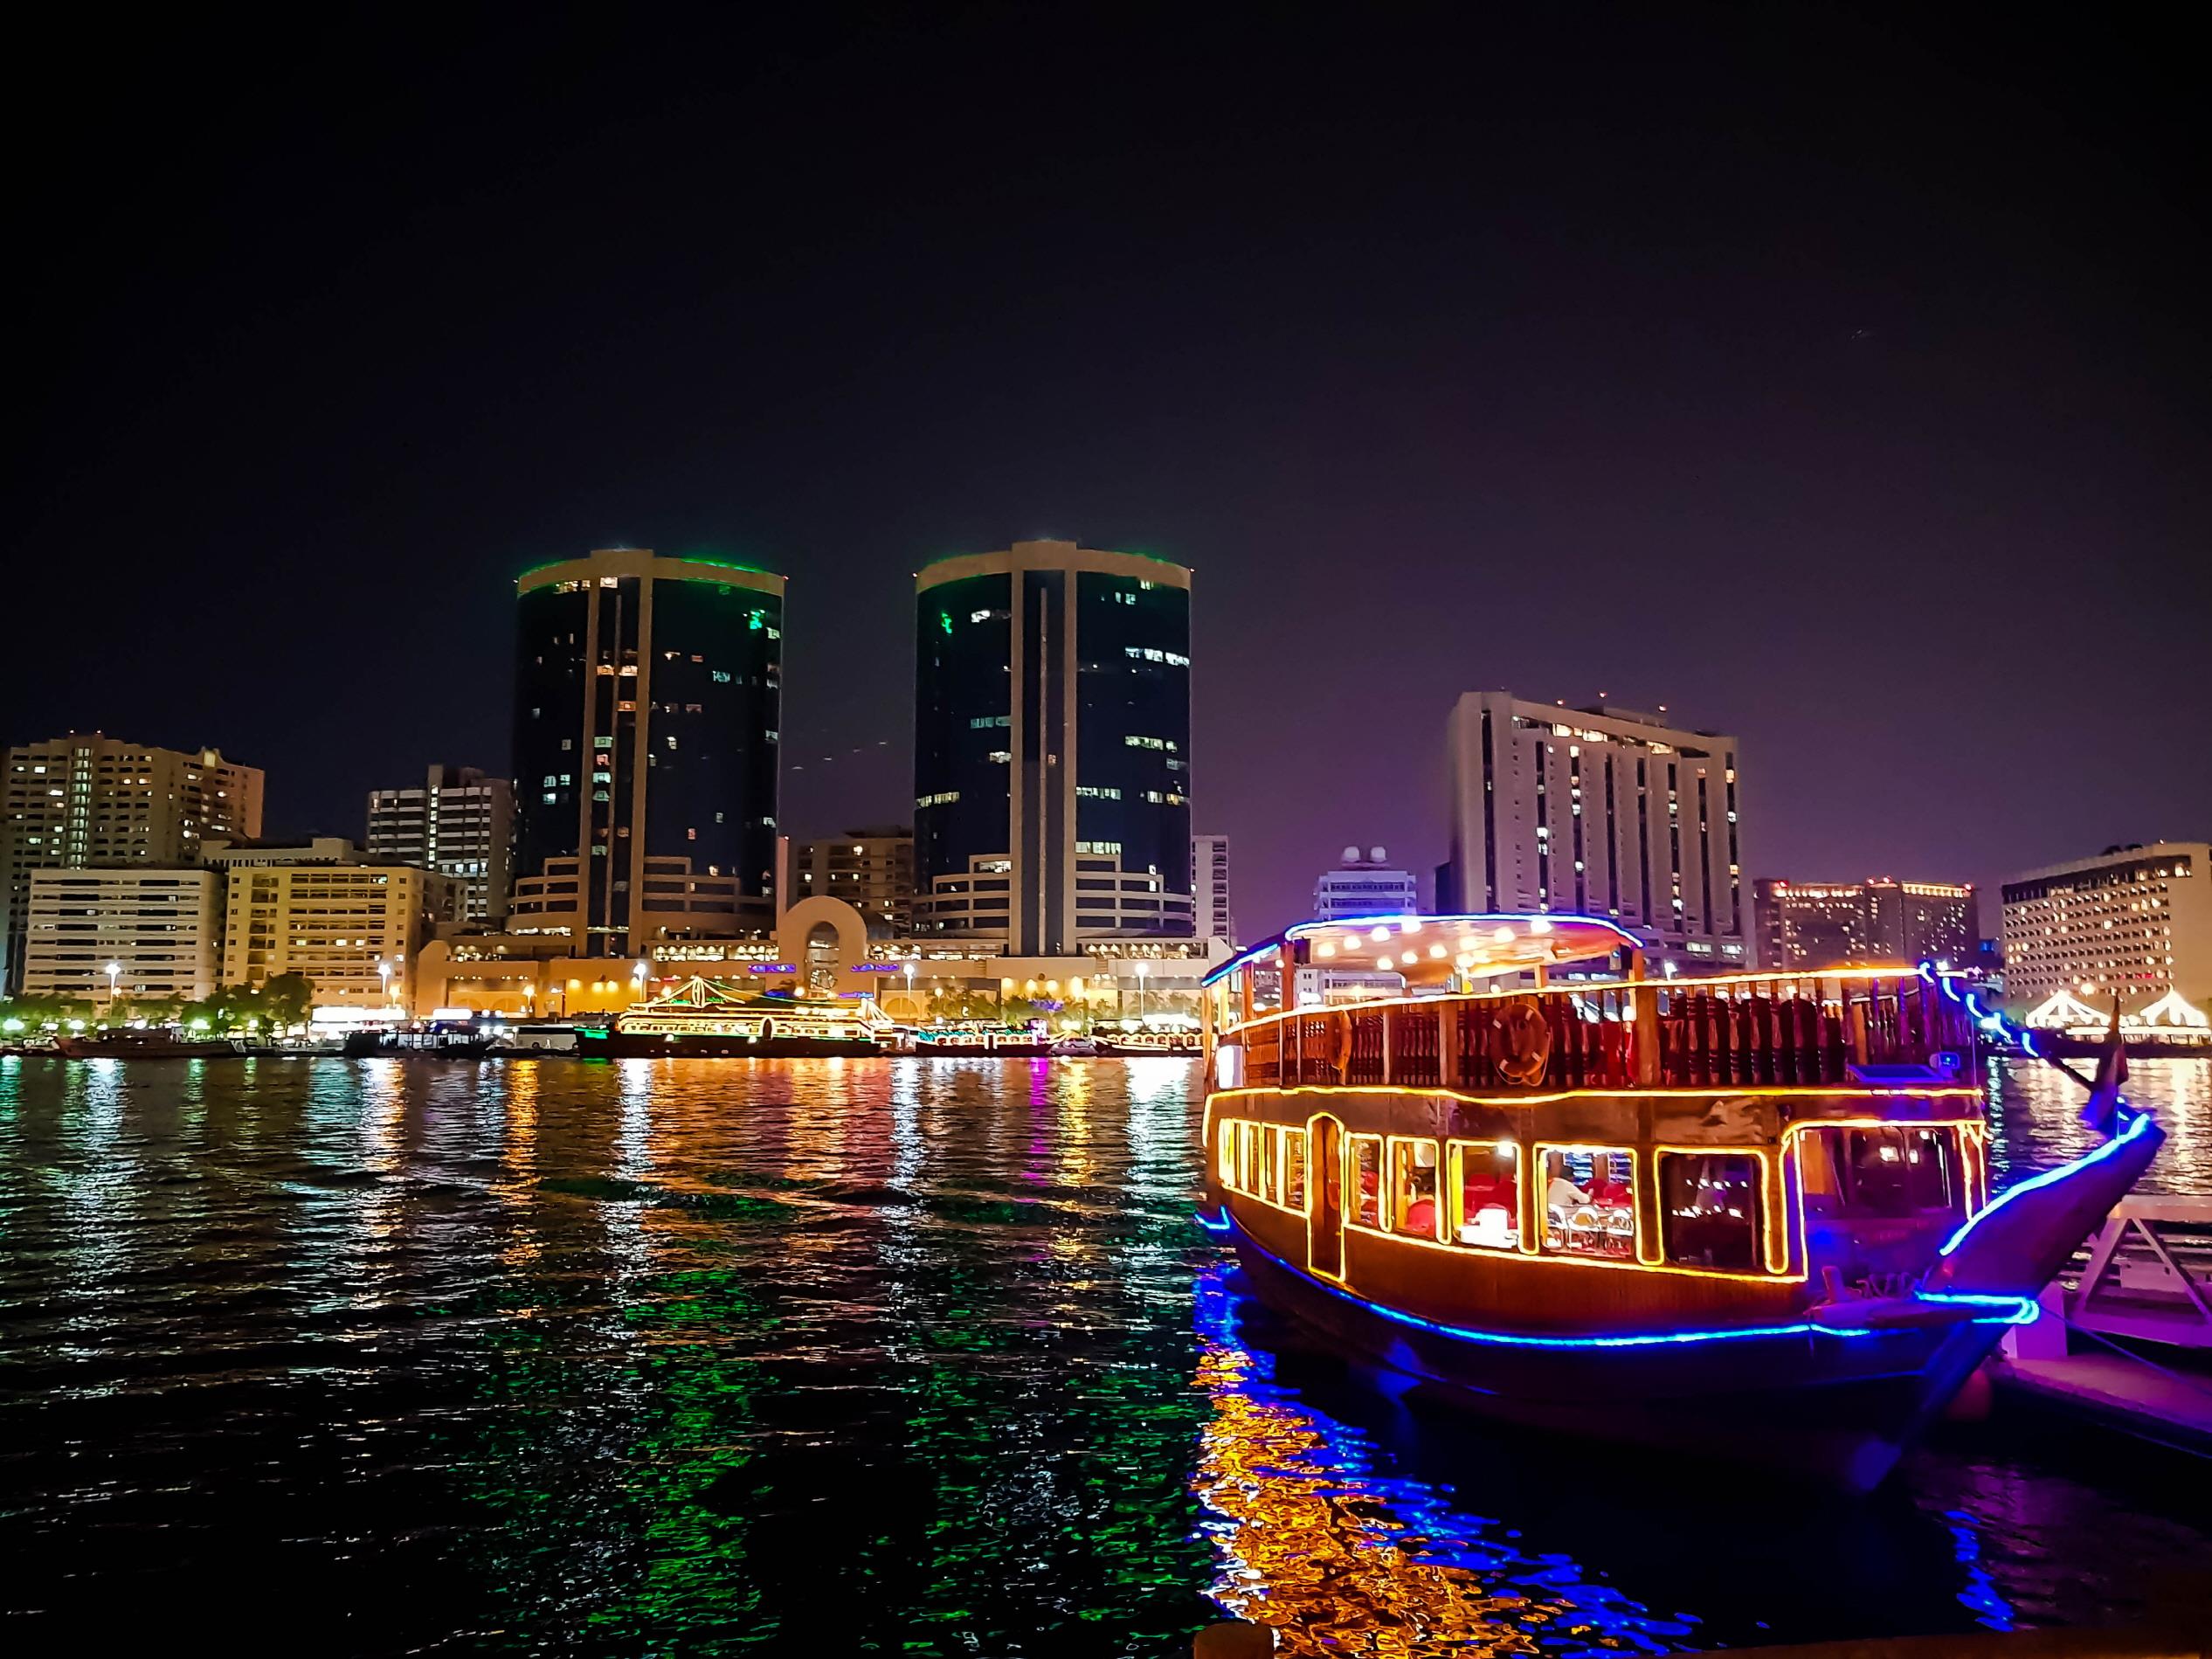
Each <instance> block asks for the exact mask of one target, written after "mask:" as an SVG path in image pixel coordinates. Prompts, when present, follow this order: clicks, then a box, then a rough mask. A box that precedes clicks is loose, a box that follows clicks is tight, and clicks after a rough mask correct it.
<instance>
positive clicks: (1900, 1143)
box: [1798, 1125, 1965, 1219]
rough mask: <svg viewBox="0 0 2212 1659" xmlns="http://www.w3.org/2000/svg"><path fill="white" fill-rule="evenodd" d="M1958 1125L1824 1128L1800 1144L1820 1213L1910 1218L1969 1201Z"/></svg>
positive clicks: (1949, 1211) (1811, 1199) (1951, 1211)
mask: <svg viewBox="0 0 2212 1659" xmlns="http://www.w3.org/2000/svg"><path fill="white" fill-rule="evenodd" d="M1956 1134H1957V1131H1956V1130H1953V1129H1951V1128H1949V1127H1948V1126H1940V1127H1933V1128H1924V1127H1920V1126H1918V1125H1900V1126H1897V1127H1884V1128H1878V1129H1823V1130H1813V1131H1811V1132H1810V1133H1808V1134H1807V1135H1805V1136H1804V1137H1803V1138H1802V1139H1801V1141H1800V1142H1799V1144H1798V1151H1799V1179H1800V1181H1801V1183H1802V1185H1803V1187H1804V1192H1805V1208H1806V1212H1807V1213H1808V1214H1812V1215H1833V1216H1838V1217H1846V1218H1852V1217H1883V1218H1889V1219H1903V1218H1905V1217H1909V1216H1914V1215H1925V1214H1939V1215H1956V1214H1958V1213H1961V1212H1962V1211H1963V1209H1964V1207H1965V1206H1964V1201H1963V1191H1962V1188H1961V1185H1960V1179H1959V1172H1958V1156H1957V1147H1958V1143H1957V1139H1956Z"/></svg>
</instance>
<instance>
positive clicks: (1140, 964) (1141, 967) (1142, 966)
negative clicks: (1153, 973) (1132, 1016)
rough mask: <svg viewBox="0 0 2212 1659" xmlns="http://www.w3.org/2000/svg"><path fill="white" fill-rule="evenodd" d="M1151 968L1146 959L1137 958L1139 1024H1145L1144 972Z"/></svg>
mask: <svg viewBox="0 0 2212 1659" xmlns="http://www.w3.org/2000/svg"><path fill="white" fill-rule="evenodd" d="M1150 966H1151V964H1150V963H1148V962H1146V961H1145V960H1144V957H1137V1024H1138V1025H1140V1026H1141V1025H1143V1024H1144V971H1145V970H1146V969H1147V968H1149V967H1150Z"/></svg>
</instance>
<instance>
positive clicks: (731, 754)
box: [508, 548, 784, 957]
mask: <svg viewBox="0 0 2212 1659" xmlns="http://www.w3.org/2000/svg"><path fill="white" fill-rule="evenodd" d="M516 611H517V620H518V623H519V629H518V633H517V641H518V644H517V650H516V653H515V795H516V812H515V816H516V819H517V824H518V833H517V838H516V839H517V850H516V855H515V889H514V899H513V902H512V903H511V905H510V906H509V909H508V915H509V925H510V926H511V927H512V928H513V929H514V930H516V931H518V932H520V931H529V932H538V933H556V934H565V935H567V936H568V937H569V940H570V948H571V949H572V950H574V951H575V953H576V954H577V955H580V956H617V957H620V956H632V955H635V954H637V953H638V952H639V951H641V950H645V949H646V948H648V947H649V946H650V944H652V943H653V941H654V940H655V939H661V938H683V937H701V936H720V937H727V936H729V935H732V934H736V933H741V932H745V931H749V930H756V929H759V928H764V927H766V926H768V925H769V924H770V923H771V922H772V920H773V901H772V898H771V888H772V887H773V884H774V880H775V876H774V871H775V863H776V791H777V778H778V760H777V746H778V742H779V741H780V737H781V733H780V731H779V727H780V725H781V715H780V713H779V711H780V709H781V707H782V692H781V689H780V682H781V676H782V672H783V643H782V642H783V632H784V578H783V577H780V576H775V575H771V574H770V573H769V572H767V571H764V570H752V569H750V568H747V567H744V566H741V565H737V564H732V563H724V562H722V561H721V560H719V559H715V558H708V557H702V556H684V557H677V558H670V557H666V556H661V555H659V554H656V553H653V552H652V551H651V550H646V549H635V548H616V549H602V550H598V551H595V552H593V553H591V555H590V556H587V557H584V558H577V559H563V560H560V561H558V562H556V563H551V564H547V565H543V566H541V567H539V568H538V569H536V570H529V571H527V572H525V573H524V575H523V576H522V579H521V581H520V582H519V583H518V584H517V604H516Z"/></svg>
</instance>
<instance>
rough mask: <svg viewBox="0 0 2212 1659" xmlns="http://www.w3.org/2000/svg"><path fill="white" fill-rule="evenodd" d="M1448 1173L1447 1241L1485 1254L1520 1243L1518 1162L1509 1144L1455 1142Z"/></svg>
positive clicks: (1511, 1144) (1513, 1148)
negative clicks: (1450, 1200)
mask: <svg viewBox="0 0 2212 1659" xmlns="http://www.w3.org/2000/svg"><path fill="white" fill-rule="evenodd" d="M1449 1151H1450V1165H1449V1169H1448V1173H1447V1177H1446V1180H1447V1189H1446V1190H1447V1191H1448V1192H1449V1193H1450V1194H1451V1199H1452V1211H1451V1214H1450V1217H1449V1220H1448V1227H1449V1229H1450V1230H1449V1232H1448V1233H1447V1234H1446V1235H1445V1236H1446V1237H1448V1238H1451V1239H1455V1240H1457V1241H1459V1242H1460V1243H1462V1244H1471V1245H1475V1246H1476V1247H1478V1248H1483V1249H1486V1250H1511V1249H1517V1248H1519V1246H1520V1242H1521V1168H1520V1165H1521V1158H1520V1151H1519V1149H1517V1147H1516V1146H1515V1145H1514V1144H1513V1143H1512V1142H1510V1141H1454V1142H1453V1143H1452V1144H1451V1146H1450V1149H1449Z"/></svg>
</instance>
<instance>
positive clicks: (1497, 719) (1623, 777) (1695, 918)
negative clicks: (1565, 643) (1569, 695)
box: [1436, 691, 1754, 971]
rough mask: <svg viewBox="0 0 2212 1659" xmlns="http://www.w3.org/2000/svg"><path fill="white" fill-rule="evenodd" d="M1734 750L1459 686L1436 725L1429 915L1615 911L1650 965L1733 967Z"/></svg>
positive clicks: (1721, 741)
mask: <svg viewBox="0 0 2212 1659" xmlns="http://www.w3.org/2000/svg"><path fill="white" fill-rule="evenodd" d="M1741 748H1742V745H1741V744H1740V743H1738V741H1737V740H1736V739H1735V738H1733V737H1731V736H1725V735H1723V734H1721V733H1718V732H1711V731H1698V730H1690V729H1686V728H1683V727H1676V726H1669V725H1668V724H1666V723H1664V722H1662V720H1661V719H1660V718H1659V717H1658V716H1657V715H1646V714H1642V713H1638V712H1636V711H1635V710H1633V709H1616V708H1611V707H1605V706H1600V707H1595V708H1588V709H1568V708H1566V707H1563V706H1560V705H1557V704H1552V703H1541V702H1527V701H1525V700H1524V699H1522V698H1518V697H1515V696H1513V695H1511V694H1510V693H1508V692H1503V691H1497V692H1469V693H1468V694H1466V695H1463V696H1462V697H1461V698H1460V700H1459V702H1458V703H1457V704H1456V705H1455V707H1454V709H1453V710H1452V714H1451V718H1450V721H1449V723H1448V729H1447V734H1446V750H1447V757H1448V765H1449V771H1450V778H1451V785H1450V788H1451V814H1452V816H1451V826H1450V828H1451V842H1450V845H1451V856H1450V858H1449V859H1448V861H1447V862H1446V863H1445V864H1444V865H1443V866H1442V867H1441V869H1440V871H1439V874H1440V876H1441V877H1443V878H1444V880H1445V881H1446V883H1447V884H1448V889H1449V890H1448V891H1447V892H1441V893H1439V894H1438V895H1437V901H1436V908H1437V909H1439V910H1440V911H1467V912H1474V913H1485V912H1493V911H1497V912H1520V911H1546V910H1558V911H1566V912H1570V913H1573V914H1577V915H1584V916H1602V917H1605V918H1607V919H1608V920H1610V921H1614V922H1618V923H1620V924H1621V926H1623V927H1624V928H1627V929H1628V930H1630V931H1631V932H1634V933H1635V934H1636V935H1637V936H1638V937H1640V938H1642V940H1643V941H1644V944H1645V947H1646V950H1647V952H1648V954H1649V955H1650V957H1652V959H1653V961H1654V962H1655V964H1660V965H1664V964H1669V963H1671V964H1676V965H1677V966H1679V967H1682V968H1687V969H1690V970H1691V971H1697V970H1701V969H1702V970H1704V971H1711V970H1714V969H1718V968H1742V967H1745V966H1747V965H1748V964H1749V963H1750V953H1751V947H1752V944H1753V943H1754V935H1753V929H1752V916H1751V914H1750V906H1749V905H1748V904H1747V903H1746V902H1745V897H1746V895H1745V882H1744V880H1743V868H1744V866H1743V840H1742V826H1741V823H1740V817H1741V810H1742V804H1741V798H1740V791H1739V785H1738V764H1737V757H1738V754H1739V752H1740V750H1741Z"/></svg>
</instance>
